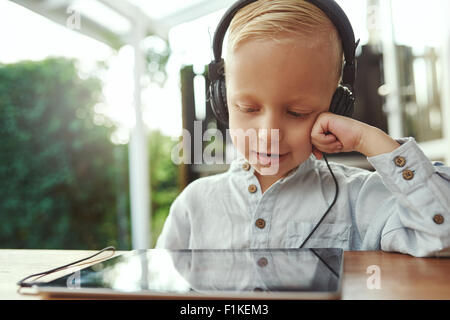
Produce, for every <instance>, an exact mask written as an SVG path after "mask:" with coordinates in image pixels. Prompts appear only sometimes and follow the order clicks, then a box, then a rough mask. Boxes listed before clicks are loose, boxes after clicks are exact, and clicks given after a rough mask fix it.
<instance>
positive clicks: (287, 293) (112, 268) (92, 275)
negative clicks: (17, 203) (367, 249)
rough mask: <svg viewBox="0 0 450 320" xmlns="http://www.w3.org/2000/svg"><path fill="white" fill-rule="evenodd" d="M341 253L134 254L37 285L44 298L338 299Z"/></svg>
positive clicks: (331, 250)
mask: <svg viewBox="0 0 450 320" xmlns="http://www.w3.org/2000/svg"><path fill="white" fill-rule="evenodd" d="M342 274H343V250H342V249H335V248H326V249H320V248H317V249H242V250H165V249H149V250H134V251H130V252H128V253H125V254H122V255H120V256H116V257H114V258H111V259H108V260H105V261H102V262H100V263H97V264H94V265H92V266H90V267H87V268H84V269H81V270H78V271H76V272H73V273H71V274H68V275H66V276H63V277H61V278H58V279H56V280H53V281H50V282H47V283H41V284H39V285H37V290H38V292H39V294H41V295H42V296H44V297H46V298H55V297H57V298H63V297H69V298H70V297H82V298H83V297H84V298H119V299H127V298H128V299H140V298H144V299H146V298H148V299H339V298H340V297H341V283H342Z"/></svg>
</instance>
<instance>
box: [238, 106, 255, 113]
mask: <svg viewBox="0 0 450 320" xmlns="http://www.w3.org/2000/svg"><path fill="white" fill-rule="evenodd" d="M236 108H237V109H238V110H239V111H242V112H257V111H258V109H257V108H252V107H241V106H236Z"/></svg>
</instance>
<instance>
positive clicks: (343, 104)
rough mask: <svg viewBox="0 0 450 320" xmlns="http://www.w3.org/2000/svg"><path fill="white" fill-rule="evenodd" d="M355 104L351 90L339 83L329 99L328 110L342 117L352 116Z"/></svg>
mask: <svg viewBox="0 0 450 320" xmlns="http://www.w3.org/2000/svg"><path fill="white" fill-rule="evenodd" d="M354 105H355V97H354V96H353V93H352V91H351V90H350V89H349V88H347V87H345V86H342V85H339V86H338V87H337V89H336V91H335V92H334V95H333V98H332V99H331V104H330V112H332V113H334V114H337V115H341V116H344V117H350V118H351V117H352V115H353V110H354Z"/></svg>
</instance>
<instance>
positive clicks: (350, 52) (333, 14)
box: [209, 0, 359, 88]
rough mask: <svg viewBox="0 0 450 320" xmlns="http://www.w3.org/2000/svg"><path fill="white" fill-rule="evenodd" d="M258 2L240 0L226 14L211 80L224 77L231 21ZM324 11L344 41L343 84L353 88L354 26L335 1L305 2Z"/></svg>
mask: <svg viewBox="0 0 450 320" xmlns="http://www.w3.org/2000/svg"><path fill="white" fill-rule="evenodd" d="M256 1H258V0H239V1H237V2H235V3H234V4H233V5H232V6H231V7H230V8H229V9H228V10H227V12H226V13H225V14H224V16H223V17H222V19H221V20H220V22H219V25H218V27H217V29H216V33H215V34H214V39H213V51H214V61H212V62H211V63H210V65H209V79H210V80H211V81H215V80H217V79H219V78H220V77H221V76H222V75H223V70H224V69H223V67H224V61H223V58H222V46H223V39H224V37H225V33H226V32H227V29H228V27H229V26H230V23H231V20H232V19H233V18H234V16H235V15H236V13H237V12H238V11H239V10H240V9H242V8H244V7H245V6H247V5H249V4H250V3H252V2H256ZM305 1H307V2H310V3H311V4H313V5H315V6H316V7H318V8H319V9H320V10H322V11H323V12H324V13H325V14H326V15H327V17H328V18H329V19H330V20H331V22H332V23H333V24H334V25H335V27H336V29H337V31H338V33H339V35H340V37H341V41H342V48H343V51H344V58H345V64H344V69H343V76H342V83H343V84H344V85H347V86H349V87H350V88H353V84H354V82H355V78H356V66H355V52H356V48H357V46H358V43H359V40H358V42H356V43H355V35H354V33H353V28H352V25H351V24H350V21H349V19H348V17H347V15H346V14H345V12H344V11H343V10H342V8H341V7H340V6H339V5H338V4H337V3H336V2H335V1H334V0H305Z"/></svg>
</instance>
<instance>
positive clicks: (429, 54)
mask: <svg viewBox="0 0 450 320" xmlns="http://www.w3.org/2000/svg"><path fill="white" fill-rule="evenodd" d="M233 2H234V0H170V1H161V0H11V1H9V0H0V39H1V50H0V133H1V134H0V219H1V223H0V248H42V249H45V248H49V249H101V248H103V247H106V246H108V245H114V246H115V247H116V248H117V249H120V250H129V249H136V248H151V247H154V245H155V242H156V239H157V237H158V236H159V233H160V232H161V228H162V226H163V223H164V221H165V219H166V217H167V214H168V212H169V208H170V205H171V203H172V201H173V200H174V199H175V198H176V196H177V195H178V194H179V193H180V192H181V191H182V190H183V188H184V187H185V186H186V185H187V184H189V183H190V182H192V181H193V180H195V179H198V178H199V177H202V176H207V175H211V174H216V173H220V172H223V171H225V170H227V168H228V166H227V164H226V163H227V160H229V157H230V155H231V154H232V153H231V152H230V148H232V146H230V145H227V144H225V143H222V141H219V140H217V141H216V139H213V138H210V139H205V140H206V141H203V142H202V145H201V146H200V147H201V148H195V146H194V144H192V145H190V146H189V145H187V146H185V147H186V148H190V150H191V156H192V159H194V156H195V154H198V153H199V152H200V153H201V152H202V150H205V148H209V150H211V149H213V150H214V155H215V156H216V157H217V159H223V161H219V162H218V163H214V164H206V163H202V162H199V163H193V164H177V163H175V162H174V161H173V160H172V157H173V154H172V153H173V150H174V148H175V149H176V146H179V145H180V143H181V142H180V141H181V138H180V137H181V136H182V133H183V129H184V130H187V132H190V133H191V136H192V138H193V139H196V137H197V139H201V137H203V134H204V133H205V132H206V130H212V131H209V132H214V130H215V132H220V133H221V134H222V136H223V137H225V136H226V130H225V129H226V128H224V127H222V126H221V125H220V124H218V123H217V122H216V121H215V119H214V117H213V115H212V112H211V109H210V106H209V104H208V101H206V99H205V92H206V88H207V87H208V79H207V77H206V76H205V75H206V72H207V65H208V63H209V62H210V61H211V59H212V50H211V47H212V37H213V34H214V31H215V27H216V26H217V24H218V21H219V20H220V18H221V16H222V15H223V13H224V12H225V10H226V8H228V7H229V6H230V5H231V4H232V3H233ZM338 3H339V4H341V6H342V7H343V9H344V11H345V12H346V13H347V15H348V16H349V18H350V20H351V22H352V25H353V27H354V30H355V35H356V38H357V39H358V38H359V39H361V42H360V46H359V49H358V52H357V55H358V57H357V59H358V65H359V69H358V75H357V85H356V87H355V93H356V96H357V102H356V112H355V118H356V119H358V120H361V121H364V122H366V123H368V124H371V125H374V126H377V127H379V128H381V129H382V130H384V131H385V132H387V133H388V134H390V135H391V136H392V137H394V138H398V137H405V136H412V137H414V138H416V140H417V141H418V142H419V143H420V145H421V147H422V149H423V150H424V152H425V153H426V154H427V156H428V157H429V158H430V160H433V161H442V162H444V163H446V164H447V165H448V164H449V161H450V126H449V124H448V120H450V22H449V19H448V13H449V12H450V2H449V1H448V0H428V1H423V0H358V1H356V0H339V1H338ZM194 120H197V121H201V122H197V123H200V124H201V125H200V127H198V128H195V126H194ZM200 134H201V135H202V136H201V137H200V138H199V137H198V136H199V135H200ZM200 141H202V140H200ZM185 150H186V149H185ZM227 151H228V152H227ZM229 154H230V155H229ZM200 157H201V155H200ZM332 160H333V161H339V162H343V163H346V164H349V165H353V166H358V167H363V168H367V169H369V170H372V168H371V167H370V165H369V164H368V162H367V160H366V159H365V157H363V156H362V155H360V154H356V153H351V154H339V155H335V156H333V159H332Z"/></svg>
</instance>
